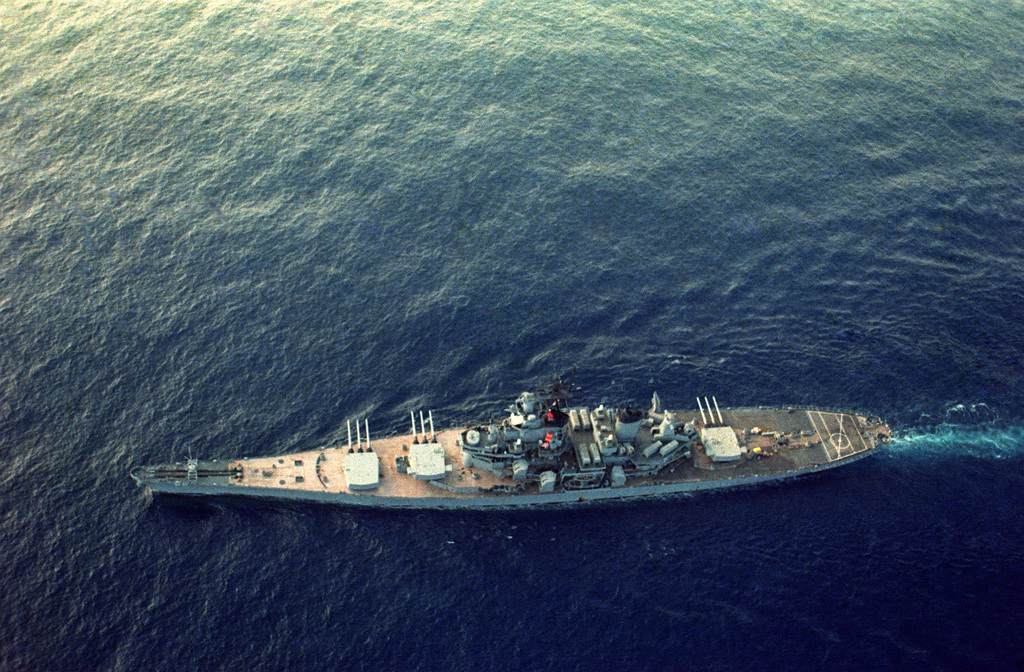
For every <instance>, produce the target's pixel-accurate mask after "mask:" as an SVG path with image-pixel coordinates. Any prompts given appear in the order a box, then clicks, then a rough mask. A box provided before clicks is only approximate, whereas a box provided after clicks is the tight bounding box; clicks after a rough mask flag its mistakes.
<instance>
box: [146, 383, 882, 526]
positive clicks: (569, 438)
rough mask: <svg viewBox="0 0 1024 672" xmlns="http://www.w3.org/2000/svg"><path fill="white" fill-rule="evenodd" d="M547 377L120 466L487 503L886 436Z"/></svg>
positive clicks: (573, 501)
mask: <svg viewBox="0 0 1024 672" xmlns="http://www.w3.org/2000/svg"><path fill="white" fill-rule="evenodd" d="M575 389H576V388H573V387H572V386H571V385H568V386H567V385H564V384H563V383H562V382H561V381H559V380H557V379H556V380H554V381H552V383H551V384H550V385H547V386H543V387H540V388H537V389H533V390H530V391H526V392H523V393H522V394H521V395H520V396H519V397H518V398H517V399H516V400H515V401H514V403H512V405H511V406H509V408H508V411H507V413H506V414H505V415H503V416H502V417H499V418H497V419H495V420H493V421H489V422H480V423H469V424H468V425H467V426H464V427H459V428H454V429H446V430H441V431H436V432H435V429H434V414H433V412H432V411H428V412H426V413H424V412H423V411H419V412H418V413H417V412H415V411H414V412H411V413H410V416H409V421H410V432H409V433H408V434H405V435H399V436H388V437H380V438H378V437H374V438H371V435H370V424H369V419H368V418H359V419H357V420H355V421H352V420H349V421H347V423H346V428H345V430H344V437H343V438H342V439H341V440H339V441H338V442H336V443H335V444H334V445H330V446H325V447H321V448H317V449H315V450H305V451H300V452H294V453H289V454H284V455H274V456H270V457H256V458H249V457H246V458H241V459H227V460H199V459H193V458H191V457H190V458H189V459H188V460H187V461H185V462H175V463H170V464H161V465H154V466H144V467H137V468H136V469H134V470H133V471H132V472H131V475H132V477H133V478H134V479H135V481H136V482H137V483H139V484H140V485H143V486H145V487H148V488H149V489H150V490H152V491H153V492H154V493H157V494H170V495H183V496H229V497H236V496H242V497H261V498H271V499H283V500H302V501H316V502H333V503H338V504H346V505H353V506H364V507H374V508H416V509H427V508H438V509H487V508H504V509H511V508H519V507H524V506H558V505H578V504H583V503H598V502H614V501H625V500H635V499H641V498H654V497H663V496H672V495H678V494H680V493H693V492H698V491H703V490H720V489H724V488H736V487H743V486H756V485H759V484H765V483H772V482H777V481H783V480H788V479H793V478H796V477H800V476H805V475H808V474H813V473H817V472H822V471H825V470H828V469H832V468H834V467H837V466H840V465H844V464H848V463H851V462H854V461H856V460H859V459H861V458H863V457H866V456H868V455H870V454H871V453H873V452H874V451H875V450H876V449H877V448H879V447H880V446H882V445H884V444H885V443H887V442H889V441H890V430H889V426H888V425H887V424H886V423H885V422H884V421H883V420H881V419H880V418H878V417H875V416H871V415H867V414H858V413H855V412H850V411H841V410H833V409H818V408H804V407H795V406H790V407H747V408H721V407H720V406H719V404H718V400H717V398H715V397H714V396H712V397H710V398H709V397H706V396H705V397H703V398H702V397H699V396H698V397H696V402H697V403H696V408H693V409H690V410H667V409H665V408H663V407H662V402H661V400H660V398H659V396H658V394H657V392H655V393H654V395H653V397H652V399H651V405H650V408H649V409H647V410H641V409H638V408H634V407H632V406H628V405H623V406H617V407H611V406H605V405H604V404H601V405H598V406H596V407H588V406H586V405H579V404H576V403H573V396H574V395H573V392H574V391H575Z"/></svg>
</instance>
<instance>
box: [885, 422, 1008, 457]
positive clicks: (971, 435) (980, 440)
mask: <svg viewBox="0 0 1024 672" xmlns="http://www.w3.org/2000/svg"><path fill="white" fill-rule="evenodd" d="M889 450H891V451H892V452H894V453H900V454H913V455H945V456H948V455H958V456H970V457H976V458H981V459H994V460H1000V459H1009V458H1020V457H1024V427H966V426H959V425H945V426H942V425H938V426H934V427H929V428H913V429H910V430H906V431H904V432H902V433H901V434H900V435H899V436H897V437H896V438H895V439H894V440H893V442H892V443H891V444H890V446H889Z"/></svg>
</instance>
